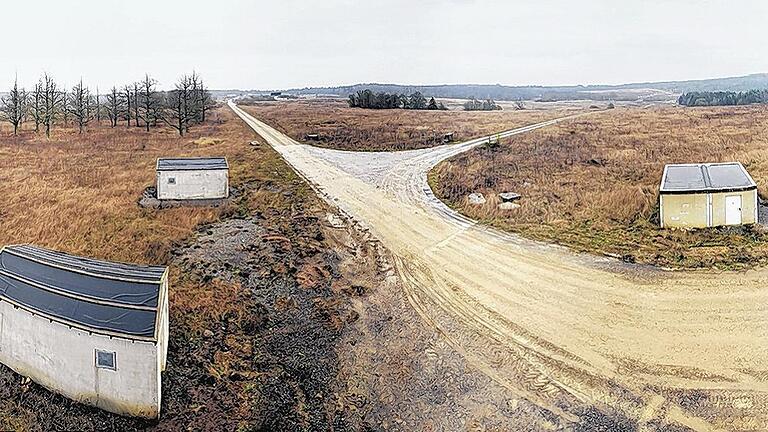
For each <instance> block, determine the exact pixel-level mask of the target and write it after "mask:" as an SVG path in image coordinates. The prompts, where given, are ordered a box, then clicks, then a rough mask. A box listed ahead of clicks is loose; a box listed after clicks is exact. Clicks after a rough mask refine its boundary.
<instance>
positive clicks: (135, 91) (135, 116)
mask: <svg viewBox="0 0 768 432" xmlns="http://www.w3.org/2000/svg"><path fill="white" fill-rule="evenodd" d="M133 119H134V121H136V127H139V83H138V81H136V82H134V83H133Z"/></svg>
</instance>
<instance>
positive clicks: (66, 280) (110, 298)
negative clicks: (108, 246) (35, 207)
mask: <svg viewBox="0 0 768 432" xmlns="http://www.w3.org/2000/svg"><path fill="white" fill-rule="evenodd" d="M166 271H167V267H159V266H140V265H132V264H123V263H114V262H108V261H99V260H94V259H90V258H84V257H78V256H74V255H67V254H64V253H61V252H56V251H52V250H49V249H43V248H39V247H35V246H29V245H17V246H7V247H5V248H3V249H2V251H0V299H4V300H7V301H9V302H10V303H13V304H15V305H17V306H19V307H22V308H25V309H28V310H30V311H31V312H33V313H38V314H40V315H43V316H46V317H47V318H50V319H52V320H56V321H61V322H63V323H64V324H67V325H72V326H73V327H78V328H82V329H84V330H87V331H92V332H94V333H103V334H108V335H110V336H122V337H126V338H129V339H141V340H155V338H156V335H155V322H156V320H157V313H158V301H159V295H160V290H161V288H162V286H163V282H164V281H163V279H164V277H165V275H166Z"/></svg>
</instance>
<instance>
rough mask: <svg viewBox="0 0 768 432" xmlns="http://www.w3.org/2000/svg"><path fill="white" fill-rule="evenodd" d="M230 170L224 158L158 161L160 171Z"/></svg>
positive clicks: (161, 159) (163, 159) (162, 159)
mask: <svg viewBox="0 0 768 432" xmlns="http://www.w3.org/2000/svg"><path fill="white" fill-rule="evenodd" d="M228 168H229V165H228V164H227V159H226V158H223V157H206V158H160V159H158V160H157V170H158V171H194V170H222V169H228Z"/></svg>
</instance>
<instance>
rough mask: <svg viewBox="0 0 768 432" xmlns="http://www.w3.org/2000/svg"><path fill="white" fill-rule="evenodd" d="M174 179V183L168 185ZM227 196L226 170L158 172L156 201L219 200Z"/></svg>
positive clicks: (227, 175)
mask: <svg viewBox="0 0 768 432" xmlns="http://www.w3.org/2000/svg"><path fill="white" fill-rule="evenodd" d="M170 179H174V180H175V183H169V180H170ZM228 196H229V172H228V171H227V170H201V171H158V172H157V198H158V199H221V198H227V197H228Z"/></svg>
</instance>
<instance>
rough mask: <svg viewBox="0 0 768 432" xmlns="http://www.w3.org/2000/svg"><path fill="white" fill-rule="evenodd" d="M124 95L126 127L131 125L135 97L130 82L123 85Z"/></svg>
mask: <svg viewBox="0 0 768 432" xmlns="http://www.w3.org/2000/svg"><path fill="white" fill-rule="evenodd" d="M123 95H124V100H125V120H126V121H127V123H126V124H125V126H126V127H131V108H132V107H133V105H132V104H133V103H134V102H133V97H132V94H131V86H130V85H129V84H126V85H125V86H123Z"/></svg>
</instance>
